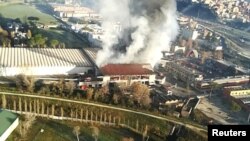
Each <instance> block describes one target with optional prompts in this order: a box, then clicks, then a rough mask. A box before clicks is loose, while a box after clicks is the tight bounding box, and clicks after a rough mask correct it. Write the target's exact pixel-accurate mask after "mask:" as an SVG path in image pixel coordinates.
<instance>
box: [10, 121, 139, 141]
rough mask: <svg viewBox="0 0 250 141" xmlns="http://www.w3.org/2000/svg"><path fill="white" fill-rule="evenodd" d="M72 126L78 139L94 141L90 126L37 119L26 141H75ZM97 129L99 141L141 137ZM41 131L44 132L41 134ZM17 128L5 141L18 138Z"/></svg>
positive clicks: (100, 127)
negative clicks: (78, 131)
mask: <svg viewBox="0 0 250 141" xmlns="http://www.w3.org/2000/svg"><path fill="white" fill-rule="evenodd" d="M74 126H80V128H81V130H80V135H79V138H80V140H82V141H94V138H93V136H92V132H91V128H90V125H87V124H84V123H82V124H81V123H79V122H70V121H54V120H47V119H41V118H39V119H38V120H36V122H35V124H34V125H33V126H32V127H31V129H30V130H29V133H28V135H27V138H26V139H25V140H26V141H76V140H77V139H76V136H75V135H74V134H73V128H74ZM97 127H98V128H99V137H98V140H99V141H120V140H121V138H122V137H133V138H134V139H135V141H137V140H141V136H140V135H138V134H135V133H132V132H130V131H129V130H127V129H121V128H115V127H103V126H97ZM41 129H44V132H43V133H41V132H40V131H41ZM17 130H18V128H17V129H16V130H15V131H14V133H13V134H12V135H11V136H10V137H9V138H8V139H7V141H14V140H15V139H16V138H18V134H17Z"/></svg>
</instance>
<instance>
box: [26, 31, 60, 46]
mask: <svg viewBox="0 0 250 141" xmlns="http://www.w3.org/2000/svg"><path fill="white" fill-rule="evenodd" d="M27 45H28V46H29V47H38V48H40V47H52V48H65V43H60V42H59V41H58V40H56V39H51V40H48V38H47V37H44V36H43V35H42V34H36V35H34V37H31V38H30V39H28V41H27Z"/></svg>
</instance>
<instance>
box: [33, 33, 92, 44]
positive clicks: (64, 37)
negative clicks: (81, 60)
mask: <svg viewBox="0 0 250 141" xmlns="http://www.w3.org/2000/svg"><path fill="white" fill-rule="evenodd" d="M37 33H40V34H42V35H43V36H45V37H48V39H56V40H58V41H60V42H63V43H65V45H66V48H83V47H88V46H87V41H82V40H80V39H78V38H77V37H76V36H75V35H74V34H73V33H71V32H69V31H64V30H61V29H45V30H44V29H38V32H37Z"/></svg>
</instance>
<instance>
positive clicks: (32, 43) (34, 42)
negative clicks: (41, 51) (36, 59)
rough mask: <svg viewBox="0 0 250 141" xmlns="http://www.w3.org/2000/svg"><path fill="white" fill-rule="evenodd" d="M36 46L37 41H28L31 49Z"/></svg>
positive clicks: (32, 39) (31, 39)
mask: <svg viewBox="0 0 250 141" xmlns="http://www.w3.org/2000/svg"><path fill="white" fill-rule="evenodd" d="M35 45H36V41H35V39H34V38H30V39H29V40H28V46H29V47H34V46H35Z"/></svg>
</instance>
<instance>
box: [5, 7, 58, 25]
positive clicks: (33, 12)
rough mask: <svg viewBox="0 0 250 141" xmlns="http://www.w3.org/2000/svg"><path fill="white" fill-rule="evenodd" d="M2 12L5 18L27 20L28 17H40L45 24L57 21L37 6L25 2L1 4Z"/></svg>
mask: <svg viewBox="0 0 250 141" xmlns="http://www.w3.org/2000/svg"><path fill="white" fill-rule="evenodd" d="M0 13H1V15H2V16H3V17H4V18H11V19H16V18H20V20H21V21H22V22H25V20H26V19H27V17H30V16H33V17H38V18H39V19H40V20H39V21H38V22H40V23H43V24H51V23H57V21H56V19H55V18H54V17H53V16H51V15H48V14H45V13H42V12H41V11H39V10H38V9H37V8H36V7H35V6H30V5H25V4H8V5H4V6H0Z"/></svg>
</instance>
